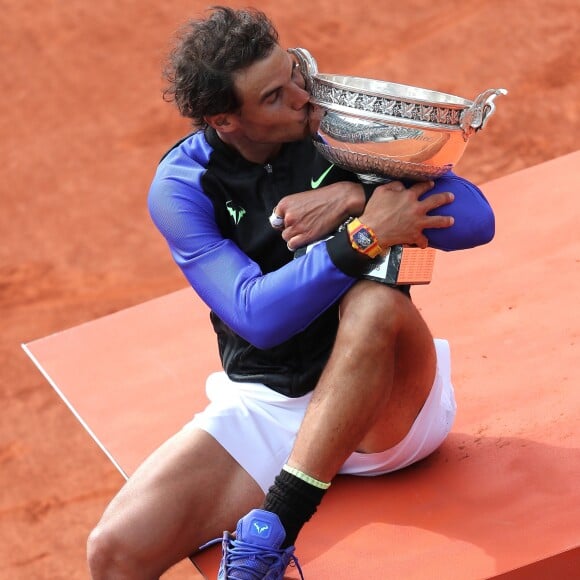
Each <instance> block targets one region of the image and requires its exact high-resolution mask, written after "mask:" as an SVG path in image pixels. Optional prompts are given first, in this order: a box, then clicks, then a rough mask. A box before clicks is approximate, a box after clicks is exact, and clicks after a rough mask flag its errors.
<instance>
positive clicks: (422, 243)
mask: <svg viewBox="0 0 580 580" xmlns="http://www.w3.org/2000/svg"><path fill="white" fill-rule="evenodd" d="M415 245H416V246H417V247H418V248H421V249H422V250H424V249H425V248H426V247H427V246H428V245H429V240H428V239H427V237H426V236H424V235H423V234H421V235H420V236H419V237H418V238H417V242H416V244H415Z"/></svg>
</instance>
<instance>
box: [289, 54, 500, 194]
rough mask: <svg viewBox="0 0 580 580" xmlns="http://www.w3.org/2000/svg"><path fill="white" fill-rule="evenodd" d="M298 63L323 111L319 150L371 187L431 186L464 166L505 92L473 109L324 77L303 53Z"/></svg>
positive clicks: (426, 93)
mask: <svg viewBox="0 0 580 580" xmlns="http://www.w3.org/2000/svg"><path fill="white" fill-rule="evenodd" d="M290 52H291V53H292V54H294V55H295V57H296V59H297V61H298V64H299V67H300V70H301V72H302V75H303V76H304V79H305V81H306V88H307V90H308V91H309V92H310V94H311V103H312V104H313V105H316V106H317V107H318V108H319V115H320V118H319V122H320V125H319V126H318V127H317V131H316V134H315V136H314V143H315V145H316V147H317V148H318V150H319V151H320V153H321V154H322V155H323V156H324V157H325V158H326V159H328V160H329V161H330V162H331V163H335V164H336V165H338V166H339V167H342V168H344V169H347V170H349V171H352V172H354V173H356V174H358V175H359V177H360V179H361V180H362V181H364V182H367V183H369V182H370V183H372V182H378V183H382V182H385V181H389V180H391V179H412V180H429V179H435V178H437V177H440V176H441V175H443V174H444V173H446V172H447V171H449V170H450V169H452V168H453V166H454V165H455V164H456V163H457V162H458V161H459V159H460V158H461V156H462V155H463V152H464V151H465V148H466V146H467V142H468V140H469V138H470V137H471V136H472V135H473V134H475V133H476V132H477V131H479V130H480V129H482V128H483V127H484V126H485V124H486V122H487V120H488V119H489V117H490V116H491V115H492V114H493V112H494V110H495V104H494V99H495V98H496V97H497V96H498V95H505V94H507V91H506V90H505V89H488V90H487V91H484V92H483V93H481V94H480V95H479V96H478V97H477V98H476V99H475V100H474V101H469V100H467V99H463V98H461V97H456V96H454V95H449V94H447V93H440V92H438V91H431V90H427V89H421V88H418V87H412V86H407V85H401V84H397V83H390V82H386V81H378V80H373V79H366V78H360V77H353V76H344V75H336V74H322V73H319V72H318V66H317V64H316V61H315V59H314V58H313V57H312V55H311V54H310V53H309V52H308V51H307V50H306V49H304V48H295V49H291V50H290Z"/></svg>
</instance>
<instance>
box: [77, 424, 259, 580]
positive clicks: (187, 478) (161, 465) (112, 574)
mask: <svg viewBox="0 0 580 580" xmlns="http://www.w3.org/2000/svg"><path fill="white" fill-rule="evenodd" d="M263 497H264V494H263V492H262V490H261V489H260V488H259V487H258V485H257V484H256V482H255V481H254V480H253V479H252V478H251V477H250V476H249V475H248V473H247V472H246V471H244V470H243V469H242V468H241V467H240V465H239V464H238V463H236V461H235V460H234V459H233V458H232V457H231V456H230V455H229V454H228V453H227V452H226V451H225V449H224V448H223V447H221V445H219V443H217V441H216V440H215V439H213V437H211V436H210V435H209V434H207V433H206V432H204V431H201V430H199V429H190V430H184V431H181V432H179V433H177V434H176V435H175V436H173V437H172V438H171V439H169V440H168V441H167V442H166V443H165V444H163V445H162V446H161V447H160V448H159V449H158V450H157V451H155V452H154V453H153V454H152V455H151V456H150V457H149V458H148V459H147V460H146V461H145V462H144V463H143V464H142V465H141V466H140V467H139V469H138V470H137V471H136V472H135V474H134V475H133V476H132V477H131V478H130V479H129V481H128V482H127V483H126V485H125V486H124V487H123V488H122V489H121V491H120V492H119V494H118V495H117V496H116V497H115V498H114V499H113V500H112V502H111V503H110V505H109V506H108V507H107V509H106V511H105V513H104V515H103V517H102V519H101V521H100V522H99V524H98V525H97V527H96V528H95V530H94V531H93V532H92V534H91V536H90V538H89V543H88V556H89V566H90V570H91V574H92V577H93V578H94V579H95V580H97V579H98V580H111V579H115V580H120V579H124V578H130V579H132V580H135V579H144V580H145V579H154V578H159V576H160V575H161V574H162V573H163V572H164V571H166V570H167V569H168V568H170V567H171V566H172V565H174V564H175V563H177V562H179V561H180V560H182V559H184V558H186V557H188V556H189V555H190V554H192V553H193V552H195V551H196V550H197V548H198V547H199V546H201V545H202V544H204V543H205V542H207V541H209V540H211V539H213V538H216V537H219V536H221V534H222V532H223V530H231V529H233V528H234V527H235V524H236V522H237V521H238V519H239V518H240V517H241V516H242V515H243V514H245V513H246V512H247V511H248V510H250V509H252V508H254V507H256V506H258V505H260V503H261V501H262V500H263Z"/></svg>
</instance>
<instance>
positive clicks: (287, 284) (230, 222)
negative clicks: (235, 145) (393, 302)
mask: <svg viewBox="0 0 580 580" xmlns="http://www.w3.org/2000/svg"><path fill="white" fill-rule="evenodd" d="M329 166H330V163H329V162H328V161H326V160H325V159H324V158H323V157H322V156H321V155H320V154H319V153H318V152H317V151H316V149H315V148H314V146H313V144H312V141H311V140H310V139H305V140H303V141H300V142H295V143H289V144H286V145H284V146H283V147H282V150H281V152H280V154H279V155H278V156H277V157H276V159H275V160H274V161H272V162H271V163H269V164H266V165H261V164H255V163H251V162H249V161H247V160H245V159H244V158H243V157H241V156H240V155H239V154H238V153H237V152H236V151H234V150H233V149H231V148H230V147H228V146H226V145H225V144H224V143H222V142H221V140H220V139H219V137H218V136H217V134H216V133H215V131H214V130H213V129H210V128H208V129H206V130H205V131H199V132H197V133H194V134H193V135H191V136H189V137H187V138H186V139H185V140H183V141H181V142H180V143H179V144H178V145H177V146H176V147H174V148H173V149H172V150H170V151H169V153H168V154H167V155H166V156H165V157H164V158H163V160H162V161H161V163H160V164H159V167H158V169H157V172H156V175H155V177H154V179H153V182H152V184H151V188H150V191H149V199H148V203H149V211H150V214H151V217H152V219H153V221H154V223H155V224H156V226H157V228H158V229H159V230H160V232H161V233H162V234H163V236H164V237H165V239H166V240H167V243H168V244H169V248H170V250H171V253H172V256H173V258H174V260H175V262H176V263H177V265H178V266H179V267H180V268H181V270H182V272H183V274H184V275H185V277H186V278H187V280H188V282H189V283H190V284H191V286H192V287H193V288H194V290H195V291H196V292H197V293H198V294H199V296H200V297H201V299H202V300H203V301H204V302H205V303H206V304H207V305H208V306H209V308H210V310H211V312H210V318H211V321H212V324H213V328H214V330H215V332H216V334H217V340H218V348H219V353H220V357H221V361H222V364H223V367H224V370H225V371H226V373H227V374H228V376H229V377H230V378H231V379H232V380H234V381H241V382H260V383H264V384H266V385H267V386H269V387H270V388H272V389H274V390H276V391H278V392H280V393H283V394H285V395H287V396H290V397H297V396H301V395H303V394H305V393H306V392H308V391H310V390H312V389H313V388H314V386H315V385H316V382H317V380H318V378H319V376H320V373H321V372H322V369H323V368H324V366H325V364H326V361H327V360H328V357H329V355H330V350H331V348H332V345H333V343H334V338H335V335H336V331H337V326H338V301H339V299H340V298H341V296H342V295H343V294H344V293H345V292H346V291H347V290H348V289H349V288H350V287H351V286H352V285H353V284H354V283H355V282H356V281H357V279H358V277H359V276H361V275H362V274H363V273H364V272H365V271H366V270H367V269H368V259H367V258H366V257H365V256H362V255H360V254H359V253H357V252H356V251H355V250H353V249H352V248H351V246H350V244H349V242H348V238H347V237H346V234H337V235H336V236H334V237H332V238H330V239H329V240H327V241H326V242H324V243H321V244H318V245H316V246H314V247H313V248H312V250H311V251H309V252H308V253H306V254H305V255H303V256H302V257H300V258H298V259H293V258H294V255H293V253H292V252H291V251H289V250H288V248H287V247H286V243H285V242H284V240H283V239H282V238H281V236H280V233H279V232H278V231H276V230H274V229H273V228H272V227H271V225H270V223H269V220H268V218H269V216H270V215H271V213H272V210H273V209H274V207H275V206H276V205H277V203H278V202H279V201H280V200H281V199H282V198H283V197H284V196H286V195H289V194H292V193H297V192H301V191H308V190H310V189H311V181H312V180H318V179H319V177H320V176H321V175H322V174H323V173H324V172H326V171H327V170H328V168H329ZM345 180H349V181H355V180H356V177H355V176H353V175H352V174H350V173H348V172H346V171H344V170H342V169H340V168H338V167H336V166H334V167H332V169H331V170H330V171H328V172H327V174H326V177H325V179H324V182H323V183H322V185H329V184H331V183H334V182H337V181H345ZM440 191H452V192H453V193H454V194H455V200H454V201H453V202H452V204H450V205H448V206H445V207H444V208H443V210H444V211H442V212H441V213H443V214H445V215H449V214H450V215H453V216H454V217H455V224H454V225H453V226H452V227H451V228H447V229H444V230H443V229H442V230H432V231H430V232H426V234H427V237H428V238H429V241H430V244H431V245H432V246H434V247H438V248H441V249H445V250H455V249H463V248H467V247H473V246H476V245H480V244H482V243H486V242H488V241H489V240H490V239H491V238H492V237H493V233H494V230H493V228H494V220H493V212H492V210H491V208H490V206H489V204H488V203H487V201H486V200H485V198H484V196H483V194H482V193H481V192H480V191H479V189H478V188H477V187H475V186H474V185H473V184H471V183H469V182H468V181H466V180H464V179H462V178H460V177H458V176H456V175H454V174H452V173H449V174H448V175H445V176H443V177H442V178H440V179H438V180H437V181H436V185H435V188H434V189H433V190H431V192H429V194H431V193H435V192H440Z"/></svg>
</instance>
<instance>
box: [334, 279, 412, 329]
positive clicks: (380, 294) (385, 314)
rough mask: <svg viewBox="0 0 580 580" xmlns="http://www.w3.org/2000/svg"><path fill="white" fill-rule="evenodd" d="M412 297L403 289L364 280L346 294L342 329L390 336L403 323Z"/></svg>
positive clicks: (341, 321) (342, 303) (342, 308)
mask: <svg viewBox="0 0 580 580" xmlns="http://www.w3.org/2000/svg"><path fill="white" fill-rule="evenodd" d="M412 306H413V305H412V302H411V300H410V299H409V297H408V296H407V295H405V294H403V292H401V291H400V290H397V289H396V288H392V287H391V286H386V285H384V284H379V283H377V282H371V281H368V280H361V281H359V282H357V283H356V284H355V285H354V286H353V287H352V288H351V290H350V291H349V292H348V293H347V294H346V295H345V297H344V298H343V301H342V302H341V307H340V326H341V328H342V329H343V330H345V329H350V330H351V331H353V332H362V333H369V332H372V334H373V336H389V335H393V334H395V333H397V332H398V331H399V329H400V328H401V326H402V324H404V320H405V317H406V312H407V309H408V308H411V307H412Z"/></svg>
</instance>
